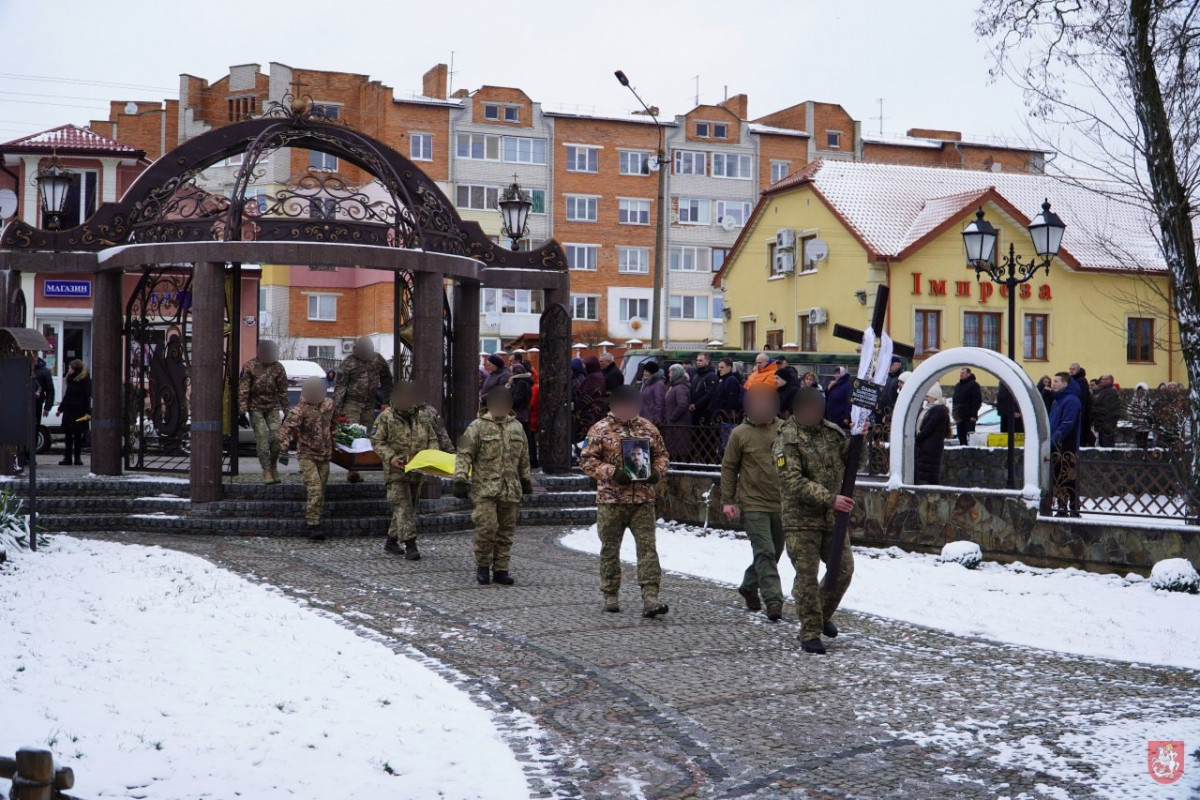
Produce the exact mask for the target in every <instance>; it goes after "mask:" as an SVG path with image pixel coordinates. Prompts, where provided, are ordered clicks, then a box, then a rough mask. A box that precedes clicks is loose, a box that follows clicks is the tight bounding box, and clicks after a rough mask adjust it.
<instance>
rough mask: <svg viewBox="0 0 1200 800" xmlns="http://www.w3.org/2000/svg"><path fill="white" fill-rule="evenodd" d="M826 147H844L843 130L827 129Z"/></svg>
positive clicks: (831, 148)
mask: <svg viewBox="0 0 1200 800" xmlns="http://www.w3.org/2000/svg"><path fill="white" fill-rule="evenodd" d="M825 149H826V150H840V149H842V132H841V131H825Z"/></svg>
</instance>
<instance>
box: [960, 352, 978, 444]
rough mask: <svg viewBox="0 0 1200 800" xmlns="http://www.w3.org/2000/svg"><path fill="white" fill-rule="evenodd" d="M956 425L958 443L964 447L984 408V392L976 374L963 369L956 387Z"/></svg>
mask: <svg viewBox="0 0 1200 800" xmlns="http://www.w3.org/2000/svg"><path fill="white" fill-rule="evenodd" d="M953 403H954V423H955V424H956V425H957V426H958V443H959V444H961V445H963V446H964V447H965V446H966V444H967V441H968V440H969V438H970V436H971V432H972V431H974V430H975V423H976V422H977V421H978V420H979V409H980V408H981V407H982V406H983V392H982V390H980V388H979V382H978V381H976V380H975V373H973V372H971V370H970V368H968V367H963V368H962V369H960V370H959V371H958V385H957V386H955V387H954V398H953Z"/></svg>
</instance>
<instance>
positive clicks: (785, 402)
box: [775, 367, 801, 420]
mask: <svg viewBox="0 0 1200 800" xmlns="http://www.w3.org/2000/svg"><path fill="white" fill-rule="evenodd" d="M800 388H801V386H800V376H799V375H797V374H796V370H795V369H794V368H792V367H780V368H779V371H778V372H776V373H775V390H776V391H777V392H779V418H780V419H785V420H786V419H790V418H791V416H792V405H793V404H794V403H795V402H796V393H797V392H799V391H800Z"/></svg>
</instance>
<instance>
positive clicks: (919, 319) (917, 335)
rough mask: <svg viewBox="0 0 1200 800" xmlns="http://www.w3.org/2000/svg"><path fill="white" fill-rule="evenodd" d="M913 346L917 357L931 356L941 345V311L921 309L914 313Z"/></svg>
mask: <svg viewBox="0 0 1200 800" xmlns="http://www.w3.org/2000/svg"><path fill="white" fill-rule="evenodd" d="M914 322H915V325H914V327H915V330H914V336H913V338H914V339H915V340H916V341H915V342H914V343H913V347H914V348H915V349H916V351H917V357H918V358H924V357H925V356H931V355H933V354H934V353H936V352H938V350H940V349H941V347H942V312H940V311H921V310H918V311H917V313H916V319H915V320H914Z"/></svg>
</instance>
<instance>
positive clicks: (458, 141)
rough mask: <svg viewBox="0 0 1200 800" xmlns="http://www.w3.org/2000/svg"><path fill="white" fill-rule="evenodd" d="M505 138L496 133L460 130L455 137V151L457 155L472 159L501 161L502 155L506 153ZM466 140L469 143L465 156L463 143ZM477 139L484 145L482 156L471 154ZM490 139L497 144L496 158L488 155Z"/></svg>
mask: <svg viewBox="0 0 1200 800" xmlns="http://www.w3.org/2000/svg"><path fill="white" fill-rule="evenodd" d="M503 139H504V137H503V136H500V135H499V134H495V133H468V132H460V133H458V134H457V135H456V136H455V138H454V153H455V155H456V157H458V158H465V159H468V160H470V161H499V160H500V159H501V157H502V156H503V155H504V142H503ZM464 140H465V141H466V143H467V154H466V155H465V156H464V155H463V154H462V144H463V141H464ZM476 140H479V142H480V143H481V144H482V145H483V155H482V156H481V157H476V156H474V155H472V154H471V153H472V152H473V151H474V149H475V142H476ZM489 141H491V142H494V143H495V146H496V157H495V158H489V157H488V154H487V152H488V143H489Z"/></svg>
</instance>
